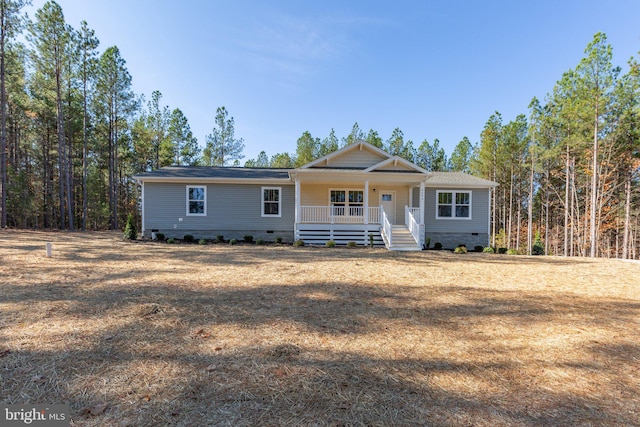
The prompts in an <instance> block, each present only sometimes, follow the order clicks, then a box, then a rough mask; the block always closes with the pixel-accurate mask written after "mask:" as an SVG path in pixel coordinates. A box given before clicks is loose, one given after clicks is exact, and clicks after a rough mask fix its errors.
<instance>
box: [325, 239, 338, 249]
mask: <svg viewBox="0 0 640 427" xmlns="http://www.w3.org/2000/svg"><path fill="white" fill-rule="evenodd" d="M325 245H326V246H327V247H328V248H335V247H336V241H335V240H329V241H327V243H326V244H325Z"/></svg>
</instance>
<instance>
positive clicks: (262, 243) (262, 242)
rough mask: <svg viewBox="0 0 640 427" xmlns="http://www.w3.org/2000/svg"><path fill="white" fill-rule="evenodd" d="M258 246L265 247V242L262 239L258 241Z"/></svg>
mask: <svg viewBox="0 0 640 427" xmlns="http://www.w3.org/2000/svg"><path fill="white" fill-rule="evenodd" d="M256 245H264V240H262V239H258V240H256Z"/></svg>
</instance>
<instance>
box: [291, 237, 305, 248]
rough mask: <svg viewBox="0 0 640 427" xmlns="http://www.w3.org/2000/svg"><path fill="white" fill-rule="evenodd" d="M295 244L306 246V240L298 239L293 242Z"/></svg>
mask: <svg viewBox="0 0 640 427" xmlns="http://www.w3.org/2000/svg"><path fill="white" fill-rule="evenodd" d="M293 246H295V247H296V248H297V247H300V246H304V240H302V239H300V240H296V241H295V242H293Z"/></svg>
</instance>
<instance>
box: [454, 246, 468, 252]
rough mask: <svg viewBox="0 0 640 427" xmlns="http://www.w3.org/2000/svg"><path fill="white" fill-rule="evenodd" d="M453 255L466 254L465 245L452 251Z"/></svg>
mask: <svg viewBox="0 0 640 427" xmlns="http://www.w3.org/2000/svg"><path fill="white" fill-rule="evenodd" d="M453 252H454V253H456V254H466V253H467V247H466V246H465V245H458V246H457V247H456V248H455V249H454V250H453Z"/></svg>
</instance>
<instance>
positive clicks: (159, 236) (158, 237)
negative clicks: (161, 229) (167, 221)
mask: <svg viewBox="0 0 640 427" xmlns="http://www.w3.org/2000/svg"><path fill="white" fill-rule="evenodd" d="M156 240H157V241H159V242H162V241H163V240H164V233H156Z"/></svg>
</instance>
